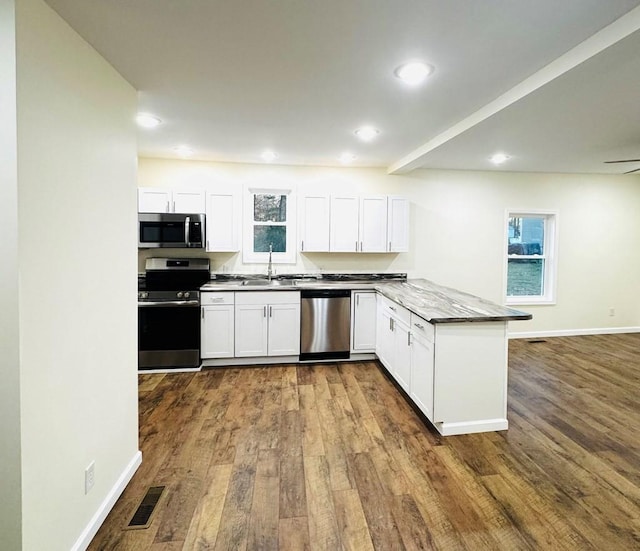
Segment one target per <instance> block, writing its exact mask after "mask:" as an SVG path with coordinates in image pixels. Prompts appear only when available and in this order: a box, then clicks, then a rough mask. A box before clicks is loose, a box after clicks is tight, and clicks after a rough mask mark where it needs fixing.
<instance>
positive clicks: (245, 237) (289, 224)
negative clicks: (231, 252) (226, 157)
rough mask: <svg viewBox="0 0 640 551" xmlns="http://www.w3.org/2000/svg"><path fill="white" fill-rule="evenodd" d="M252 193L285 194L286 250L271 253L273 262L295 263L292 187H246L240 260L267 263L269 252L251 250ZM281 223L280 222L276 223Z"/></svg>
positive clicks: (294, 215)
mask: <svg viewBox="0 0 640 551" xmlns="http://www.w3.org/2000/svg"><path fill="white" fill-rule="evenodd" d="M254 195H286V196H287V220H286V222H285V223H284V224H282V225H284V226H286V228H287V230H286V231H287V240H286V245H285V246H286V251H285V252H283V253H276V252H274V253H272V254H271V258H272V262H273V264H295V262H296V250H295V247H296V195H295V192H294V190H293V189H292V188H266V187H247V188H245V193H244V201H243V206H244V216H243V222H244V223H243V228H244V231H243V232H242V261H243V262H244V263H245V264H267V263H268V262H269V253H268V252H267V253H261V252H255V251H254V250H253V225H254V220H253V205H254ZM278 225H281V224H278Z"/></svg>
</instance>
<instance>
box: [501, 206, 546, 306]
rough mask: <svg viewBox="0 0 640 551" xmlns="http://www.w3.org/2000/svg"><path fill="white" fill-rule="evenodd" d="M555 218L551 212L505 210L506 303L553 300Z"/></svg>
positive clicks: (543, 302) (539, 302) (544, 302)
mask: <svg viewBox="0 0 640 551" xmlns="http://www.w3.org/2000/svg"><path fill="white" fill-rule="evenodd" d="M556 218H557V215H556V214H555V213H550V212H508V214H507V259H506V264H507V266H506V271H507V277H506V281H507V290H506V295H507V303H508V304H549V303H553V302H554V301H555V279H556V277H555V274H556V254H555V253H556Z"/></svg>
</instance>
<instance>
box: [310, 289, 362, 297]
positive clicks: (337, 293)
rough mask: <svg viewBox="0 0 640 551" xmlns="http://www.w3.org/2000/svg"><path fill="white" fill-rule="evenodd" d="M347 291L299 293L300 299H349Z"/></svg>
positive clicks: (317, 290) (349, 293) (315, 290)
mask: <svg viewBox="0 0 640 551" xmlns="http://www.w3.org/2000/svg"><path fill="white" fill-rule="evenodd" d="M350 296H351V291H350V290H349V289H303V290H302V291H300V298H302V299H305V298H335V297H350Z"/></svg>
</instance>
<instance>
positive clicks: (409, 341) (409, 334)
mask: <svg viewBox="0 0 640 551" xmlns="http://www.w3.org/2000/svg"><path fill="white" fill-rule="evenodd" d="M407 346H411V331H407Z"/></svg>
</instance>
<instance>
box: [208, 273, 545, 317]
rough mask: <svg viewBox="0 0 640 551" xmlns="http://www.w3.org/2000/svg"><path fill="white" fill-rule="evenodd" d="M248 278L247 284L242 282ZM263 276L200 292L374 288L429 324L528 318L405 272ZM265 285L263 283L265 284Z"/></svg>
mask: <svg viewBox="0 0 640 551" xmlns="http://www.w3.org/2000/svg"><path fill="white" fill-rule="evenodd" d="M244 281H247V284H243V282H244ZM266 283H267V282H266V280H265V279H264V278H260V277H255V276H254V278H250V277H248V276H235V277H224V278H221V279H220V280H212V281H210V282H209V283H207V284H205V285H204V286H202V287H201V290H202V291H256V290H261V291H296V290H300V291H302V290H304V289H336V288H342V289H351V290H354V291H355V290H366V289H370V290H376V291H378V292H379V293H381V294H382V295H384V296H386V297H387V298H389V299H391V300H393V301H395V302H397V303H399V304H401V305H402V306H404V307H405V308H407V309H408V310H410V311H411V312H413V313H414V314H416V315H418V316H420V317H421V318H423V319H425V320H426V321H428V322H430V323H461V322H462V323H464V322H489V321H512V320H529V319H531V318H532V317H533V316H532V315H531V314H529V313H527V312H522V311H520V310H514V309H513V308H506V307H504V306H501V305H499V304H496V303H494V302H491V301H488V300H485V299H483V298H480V297H477V296H475V295H471V294H469V293H465V292H463V291H458V290H457V289H452V288H451V287H444V286H443V285H438V284H437V283H434V282H432V281H429V280H428V279H410V280H406V275H405V274H334V275H330V276H327V275H324V276H311V277H310V276H305V275H303V274H300V275H294V276H289V277H287V278H282V277H279V278H278V279H276V280H274V281H273V282H271V284H266ZM265 284H266V285H265Z"/></svg>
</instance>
